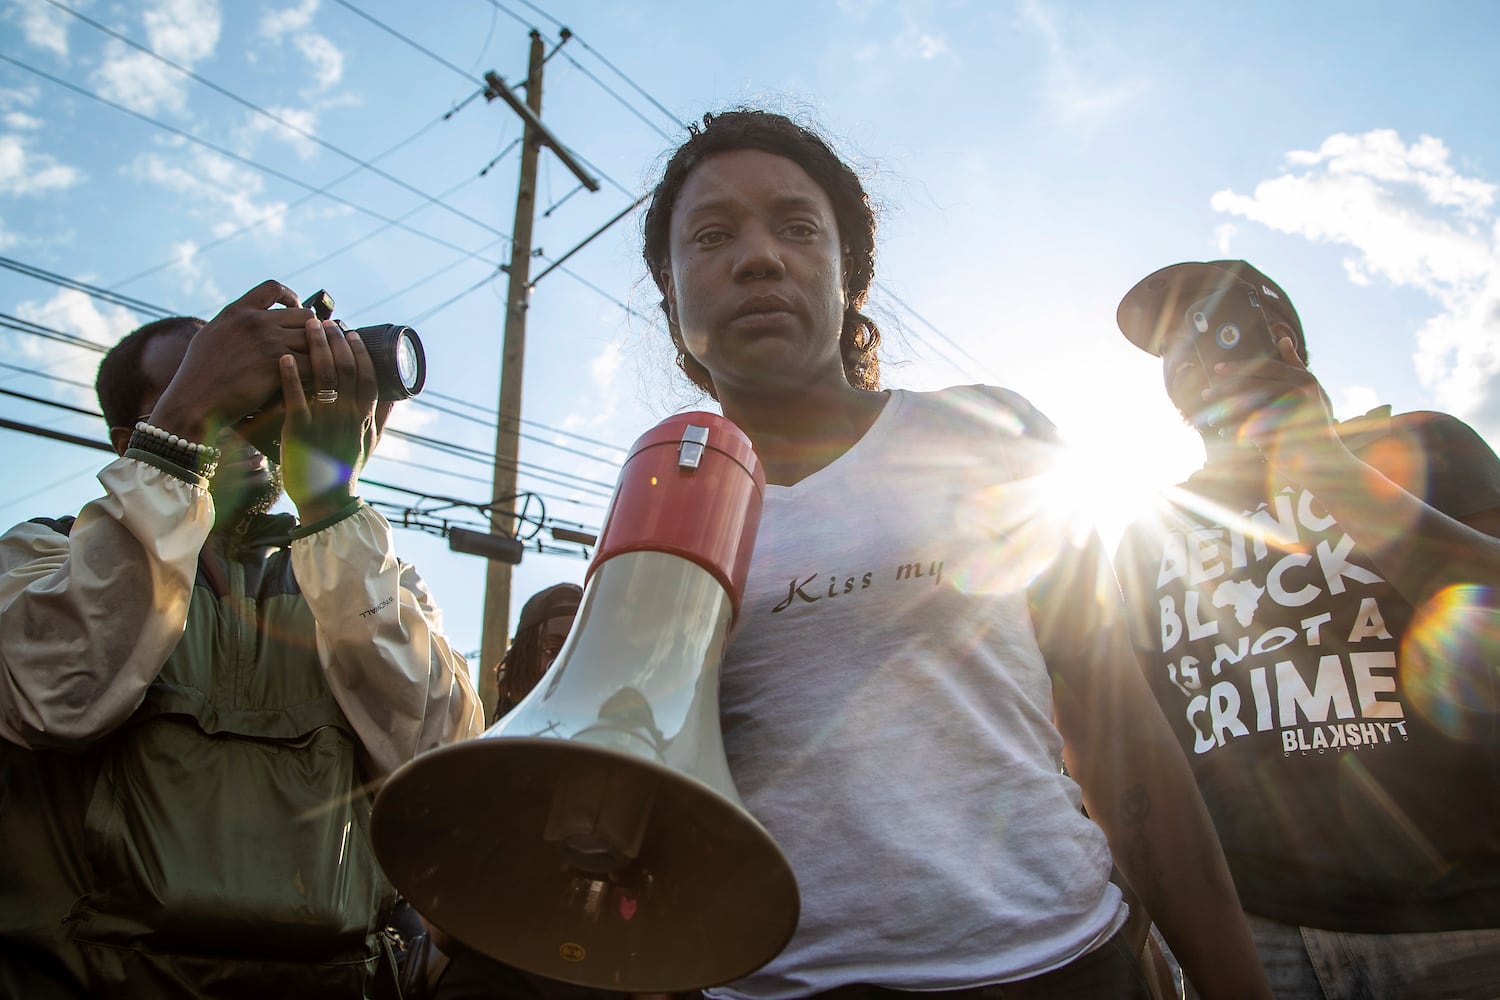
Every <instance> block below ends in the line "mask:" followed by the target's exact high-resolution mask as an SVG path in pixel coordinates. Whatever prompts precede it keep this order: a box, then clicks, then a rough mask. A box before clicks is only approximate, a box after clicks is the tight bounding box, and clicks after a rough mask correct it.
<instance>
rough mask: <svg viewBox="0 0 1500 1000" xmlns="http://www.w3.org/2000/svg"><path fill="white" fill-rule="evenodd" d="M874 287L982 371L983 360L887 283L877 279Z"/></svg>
mask: <svg viewBox="0 0 1500 1000" xmlns="http://www.w3.org/2000/svg"><path fill="white" fill-rule="evenodd" d="M875 287H876V288H878V289H880V294H882V295H884V296H885V297H886V298H888V299H890V300H891V301H892V302H894V303H896V304H897V305H898V306H900V307H901V308H902V309H904V310H906V311H907V312H909V313H911V314H912V315H913V316H915V317H916V318H917V319H918V320H919V321H921V323H922V324H923V325H924V326H926V327H927V328H928V329H929V330H931V331H932V332H933V333H935V334H937V335H938V336H939V337H940V338H942V340H943V341H944V342H945V343H947V344H948V345H949V346H950V347H952V348H953V349H954V350H955V351H957V352H958V353H959V354H962V355H963V356H964V357H965V358H967V359H968V360H969V361H970V362H971V363H972V364H973V365H974V367H975V368H977V369H978V370H979V371H984V370H985V368H986V365H985V364H984V362H982V361H980V360H979V359H978V358H976V357H974V355H972V354H970V353H969V352H968V351H967V350H965V349H964V347H963V345H962V344H960V343H958V341H956V340H954V339H953V338H952V337H950V336H948V335H947V334H946V333H944V332H943V331H942V330H939V329H938V327H937V324H936V323H934V322H932V320H930V319H928V318H927V317H926V316H923V315H922V314H921V313H919V312H917V311H916V310H915V309H913V308H912V307H911V305H910V304H908V303H907V302H906V300H904V299H902V298H901V296H899V295H897V294H896V293H895V292H893V291H891V289H890V286H889V285H887V284H886V283H885V282H883V281H877V282H875ZM939 353H940V354H941V352H939ZM943 360H944V361H947V362H948V363H949V364H950V365H953V367H954V368H955V369H956V370H958V371H959V372H963V371H964V369H963V367H962V366H961V365H956V364H953V362H952V361H951V360H949V359H948V358H946V357H944V358H943Z"/></svg>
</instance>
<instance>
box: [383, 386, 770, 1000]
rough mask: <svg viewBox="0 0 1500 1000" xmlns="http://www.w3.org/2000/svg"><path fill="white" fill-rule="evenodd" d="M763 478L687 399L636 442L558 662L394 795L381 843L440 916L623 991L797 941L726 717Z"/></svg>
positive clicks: (478, 945) (712, 976)
mask: <svg viewBox="0 0 1500 1000" xmlns="http://www.w3.org/2000/svg"><path fill="white" fill-rule="evenodd" d="M764 492H765V476H764V474H763V473H762V471H761V467H760V461H759V459H758V458H756V455H755V452H754V450H753V449H752V448H751V445H750V441H749V439H748V438H746V437H745V435H744V433H743V432H742V431H741V430H740V429H739V428H738V427H736V426H735V425H734V424H733V423H731V422H730V421H728V420H726V419H724V418H723V417H720V416H717V415H715V414H711V413H701V412H700V413H686V414H679V415H677V416H674V417H670V418H668V419H667V420H664V421H662V422H661V423H659V424H657V425H656V427H654V428H652V429H651V430H650V431H648V432H646V434H644V435H642V437H641V438H640V440H638V441H637V442H636V443H635V445H634V447H633V448H632V449H631V452H630V457H629V458H628V459H626V462H625V466H624V468H623V469H622V470H621V473H620V482H619V486H618V487H617V488H616V490H615V495H614V499H613V501H612V502H611V504H610V509H609V513H608V514H607V515H606V517H605V521H604V527H603V529H602V530H601V532H600V536H599V543H598V549H597V550H596V553H595V556H594V561H593V562H592V563H591V564H590V566H589V569H588V573H587V578H586V582H585V586H584V591H583V598H582V601H581V602H580V604H579V607H578V614H577V618H576V619H575V622H574V626H573V630H572V632H571V633H570V634H569V637H568V639H567V642H566V643H565V644H564V646H563V648H562V650H561V651H560V652H559V654H558V657H557V659H556V661H554V663H553V664H552V667H551V669H549V670H548V671H547V673H546V674H545V675H544V676H543V677H542V679H541V681H540V682H538V684H537V686H536V687H535V688H534V689H533V690H532V691H531V693H530V694H529V695H527V696H526V697H525V698H524V699H522V701H521V702H520V704H518V705H517V706H516V707H515V708H514V709H512V710H511V711H510V713H509V714H507V715H506V716H505V717H504V718H503V719H501V720H500V721H499V722H497V723H496V724H495V725H493V726H491V727H490V728H489V729H488V730H487V731H486V732H484V733H483V734H482V735H480V736H479V737H477V738H475V739H471V740H465V741H463V742H460V743H455V744H451V745H449V746H446V747H440V748H438V749H436V750H433V751H430V752H428V753H425V754H422V755H421V756H419V757H417V758H416V759H415V760H412V761H411V762H409V763H408V764H406V765H405V766H403V767H402V768H400V769H399V770H397V771H396V772H395V774H393V775H392V776H391V778H390V780H389V781H387V783H386V785H385V787H384V788H382V789H381V791H380V794H379V795H378V796H377V798H376V801H375V811H374V818H373V821H372V834H373V838H374V844H375V853H376V856H377V857H378V858H379V859H380V863H381V865H382V866H383V867H384V868H385V871H386V873H387V874H388V875H389V877H390V879H391V881H392V882H394V883H395V885H396V887H397V888H398V889H399V890H400V891H401V893H402V894H403V895H404V896H405V897H406V898H407V899H408V900H410V902H411V904H412V905H413V906H414V907H415V908H416V909H417V911H418V912H419V913H421V914H422V915H423V916H424V917H425V918H426V919H427V920H428V921H430V922H431V923H432V924H434V925H435V926H437V927H438V928H440V929H441V930H442V931H444V932H445V933H447V934H450V935H452V936H453V937H455V938H457V939H458V940H459V941H461V942H463V943H464V944H465V945H467V946H469V947H470V948H473V949H475V950H476V951H479V952H482V953H483V954H485V955H489V956H490V957H492V958H494V959H497V960H499V961H501V962H505V963H507V964H509V965H513V966H515V967H517V968H520V969H524V970H526V971H528V972H532V973H535V974H537V975H541V976H546V977H548V978H551V979H557V980H561V981H563V982H567V983H573V984H576V985H579V986H587V987H592V988H596V989H606V990H615V991H621V992H676V991H680V990H694V989H700V988H702V987H705V986H714V985H718V984H720V983H725V982H729V981H731V980H734V979H738V978H740V977H742V976H745V975H747V974H749V973H750V972H753V971H754V970H755V969H757V968H759V967H760V966H762V965H764V964H765V963H766V962H768V961H769V960H770V959H771V958H773V957H774V956H775V955H776V954H777V953H778V952H779V951H780V950H781V949H782V948H783V947H784V946H785V944H786V942H787V940H788V939H789V938H790V937H791V935H792V932H793V930H795V929H796V925H797V915H798V909H799V899H798V894H797V884H796V880H795V879H794V878H793V876H792V871H791V867H790V865H789V864H788V863H787V860H786V857H785V856H784V855H783V854H782V853H781V850H780V849H779V848H778V847H777V846H776V843H775V842H774V841H773V840H772V839H771V837H770V835H769V834H768V833H767V832H766V831H765V829H764V828H763V827H762V826H761V825H760V824H759V823H758V822H756V820H755V819H754V817H752V816H751V815H750V813H749V812H747V811H746V810H745V807H744V804H743V803H742V802H741V801H740V798H739V795H738V793H737V792H736V791H735V787H734V781H733V779H732V778H731V777H730V774H729V766H728V763H727V761H726V759H725V756H724V744H723V737H722V735H721V733H720V729H719V696H718V695H719V664H720V661H721V659H722V657H723V653H724V646H725V644H726V642H727V641H728V638H729V631H730V628H731V626H732V623H733V620H734V617H735V615H736V613H737V611H738V605H739V601H740V597H741V595H742V594H743V593H744V585H745V575H746V572H747V570H748V567H749V562H750V554H751V550H752V549H753V548H754V545H755V532H756V528H757V527H758V526H759V523H760V511H761V502H762V498H763V494H764Z"/></svg>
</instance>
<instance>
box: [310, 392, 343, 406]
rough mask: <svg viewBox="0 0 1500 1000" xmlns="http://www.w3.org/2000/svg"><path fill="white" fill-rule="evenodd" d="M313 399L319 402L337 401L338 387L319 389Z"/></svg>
mask: <svg viewBox="0 0 1500 1000" xmlns="http://www.w3.org/2000/svg"><path fill="white" fill-rule="evenodd" d="M313 399H314V400H315V401H317V402H319V403H337V402H338V401H339V391H338V390H337V389H319V390H318V391H317V392H315V393H313Z"/></svg>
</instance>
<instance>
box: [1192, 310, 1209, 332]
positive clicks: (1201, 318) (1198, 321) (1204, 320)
mask: <svg viewBox="0 0 1500 1000" xmlns="http://www.w3.org/2000/svg"><path fill="white" fill-rule="evenodd" d="M1193 328H1194V329H1196V330H1197V331H1198V332H1199V333H1207V332H1208V317H1207V316H1205V315H1203V314H1202V313H1201V312H1195V313H1193Z"/></svg>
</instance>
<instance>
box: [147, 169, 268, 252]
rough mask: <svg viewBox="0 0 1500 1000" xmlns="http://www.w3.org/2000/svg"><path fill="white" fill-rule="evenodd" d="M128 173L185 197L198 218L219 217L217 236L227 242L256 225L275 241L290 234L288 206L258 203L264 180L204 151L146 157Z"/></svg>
mask: <svg viewBox="0 0 1500 1000" xmlns="http://www.w3.org/2000/svg"><path fill="white" fill-rule="evenodd" d="M129 172H130V173H131V174H132V175H133V176H135V177H137V178H139V179H141V180H145V181H149V182H150V183H152V184H156V185H158V186H160V187H163V188H165V189H166V190H168V191H172V192H174V193H177V194H180V195H184V196H185V197H186V198H187V199H188V200H189V201H191V202H192V203H194V204H195V207H196V209H197V210H198V212H199V214H202V215H208V216H212V217H214V218H215V219H216V221H215V222H214V223H213V226H212V231H213V234H214V235H215V236H227V235H229V234H230V233H232V232H234V231H235V230H237V229H239V228H241V227H243V226H247V225H250V224H252V223H254V224H259V228H260V230H261V231H262V232H263V233H266V234H268V235H271V236H277V235H280V234H281V232H282V231H283V230H284V228H285V222H286V208H287V206H286V203H285V202H282V201H264V202H261V201H258V200H257V199H258V198H259V196H260V195H261V193H262V192H263V191H264V189H265V182H264V180H263V179H262V178H261V175H260V174H258V173H257V172H255V171H253V170H250V169H248V168H245V167H241V166H240V165H239V164H237V163H235V162H233V161H232V160H229V159H226V158H225V157H222V156H219V155H218V154H216V153H211V152H209V151H207V150H201V149H195V150H192V151H191V152H190V153H189V154H188V155H187V156H182V155H173V156H162V155H160V154H157V153H146V154H143V155H141V156H138V157H136V159H135V160H134V162H132V163H131V164H130V167H129Z"/></svg>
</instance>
